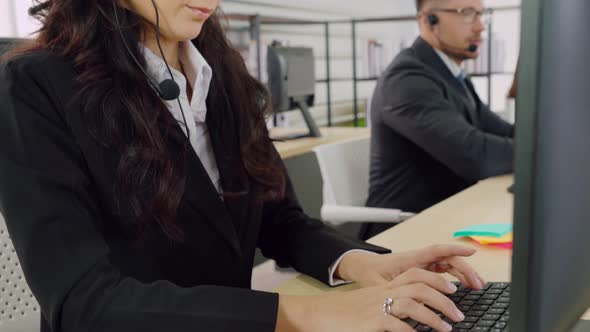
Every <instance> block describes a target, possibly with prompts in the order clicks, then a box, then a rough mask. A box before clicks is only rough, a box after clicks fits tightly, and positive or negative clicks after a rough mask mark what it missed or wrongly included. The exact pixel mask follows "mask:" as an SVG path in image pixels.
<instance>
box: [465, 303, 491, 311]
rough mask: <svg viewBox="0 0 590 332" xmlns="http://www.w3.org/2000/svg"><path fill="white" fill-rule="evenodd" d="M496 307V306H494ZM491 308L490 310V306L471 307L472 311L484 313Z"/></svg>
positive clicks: (478, 305)
mask: <svg viewBox="0 0 590 332" xmlns="http://www.w3.org/2000/svg"><path fill="white" fill-rule="evenodd" d="M494 305H496V304H494ZM489 308H490V306H489V305H484V304H477V305H474V306H473V307H471V309H473V310H482V311H486V310H488V309H489Z"/></svg>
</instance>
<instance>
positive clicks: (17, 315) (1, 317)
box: [0, 214, 41, 332]
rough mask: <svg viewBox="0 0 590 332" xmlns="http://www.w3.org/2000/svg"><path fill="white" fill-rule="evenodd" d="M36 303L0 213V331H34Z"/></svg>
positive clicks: (37, 325) (37, 318) (36, 328)
mask: <svg viewBox="0 0 590 332" xmlns="http://www.w3.org/2000/svg"><path fill="white" fill-rule="evenodd" d="M40 319H41V316H40V311H39V304H38V303H37V301H36V300H35V297H34V296H33V294H32V293H31V290H30V289H29V286H28V285H27V282H26V281H25V277H24V274H23V271H22V268H21V266H20V262H19V261H18V258H17V257H16V253H15V251H14V247H13V245H12V241H11V240H10V236H9V235H8V230H7V229H6V224H5V222H4V218H3V217H2V215H1V214H0V331H7V332H8V331H10V332H37V331H39V330H40V329H41V328H40V323H41V322H40Z"/></svg>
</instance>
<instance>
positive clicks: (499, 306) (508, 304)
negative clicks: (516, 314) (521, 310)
mask: <svg viewBox="0 0 590 332" xmlns="http://www.w3.org/2000/svg"><path fill="white" fill-rule="evenodd" d="M508 307H510V303H502V302H496V303H494V304H493V305H492V308H501V309H508Z"/></svg>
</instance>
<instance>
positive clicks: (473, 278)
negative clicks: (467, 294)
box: [447, 257, 484, 289]
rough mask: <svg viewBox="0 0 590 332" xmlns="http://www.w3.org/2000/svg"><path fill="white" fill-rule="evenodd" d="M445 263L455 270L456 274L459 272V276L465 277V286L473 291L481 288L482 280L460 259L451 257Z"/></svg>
mask: <svg viewBox="0 0 590 332" xmlns="http://www.w3.org/2000/svg"><path fill="white" fill-rule="evenodd" d="M447 262H448V264H449V265H451V266H452V267H453V268H454V269H456V270H457V271H458V272H461V274H463V275H464V276H465V283H464V285H465V286H467V287H469V288H473V289H482V288H483V286H484V283H483V282H482V278H481V277H480V276H479V274H478V273H477V272H475V269H473V267H471V265H469V264H468V263H467V262H466V261H465V260H464V259H462V258H460V257H451V258H449V259H447ZM462 282H463V281H462Z"/></svg>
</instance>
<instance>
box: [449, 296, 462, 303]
mask: <svg viewBox="0 0 590 332" xmlns="http://www.w3.org/2000/svg"><path fill="white" fill-rule="evenodd" d="M449 299H451V301H453V302H455V303H459V302H461V300H463V296H456V295H452V296H449Z"/></svg>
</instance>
